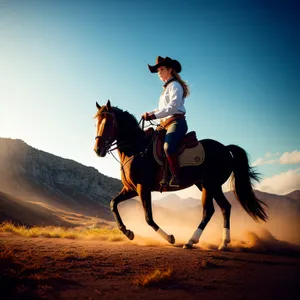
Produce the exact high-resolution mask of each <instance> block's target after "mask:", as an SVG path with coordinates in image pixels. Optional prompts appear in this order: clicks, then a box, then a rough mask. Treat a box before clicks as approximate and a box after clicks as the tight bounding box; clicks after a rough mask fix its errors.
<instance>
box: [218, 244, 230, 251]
mask: <svg viewBox="0 0 300 300" xmlns="http://www.w3.org/2000/svg"><path fill="white" fill-rule="evenodd" d="M218 250H219V251H226V250H228V244H227V243H222V244H221V245H220V246H219V248H218Z"/></svg>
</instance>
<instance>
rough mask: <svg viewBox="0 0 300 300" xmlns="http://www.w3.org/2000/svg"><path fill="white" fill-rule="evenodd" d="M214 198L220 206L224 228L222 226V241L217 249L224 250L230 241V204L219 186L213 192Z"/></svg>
mask: <svg viewBox="0 0 300 300" xmlns="http://www.w3.org/2000/svg"><path fill="white" fill-rule="evenodd" d="M214 199H215V200H216V202H217V204H218V205H219V206H220V208H221V211H222V214H223V218H224V228H223V236H222V242H221V244H220V246H219V248H218V249H219V250H225V249H226V248H227V247H228V244H229V243H230V211H231V204H230V203H229V202H228V200H227V199H226V197H225V195H224V193H223V191H222V188H221V186H220V187H219V188H217V189H216V190H215V192H214Z"/></svg>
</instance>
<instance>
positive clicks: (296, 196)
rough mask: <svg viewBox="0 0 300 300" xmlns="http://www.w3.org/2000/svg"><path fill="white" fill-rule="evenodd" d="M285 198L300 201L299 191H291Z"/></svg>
mask: <svg viewBox="0 0 300 300" xmlns="http://www.w3.org/2000/svg"><path fill="white" fill-rule="evenodd" d="M285 197H287V198H290V199H293V200H297V201H300V190H296V191H293V192H291V193H289V194H287V195H285Z"/></svg>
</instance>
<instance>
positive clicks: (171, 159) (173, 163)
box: [167, 152, 180, 188]
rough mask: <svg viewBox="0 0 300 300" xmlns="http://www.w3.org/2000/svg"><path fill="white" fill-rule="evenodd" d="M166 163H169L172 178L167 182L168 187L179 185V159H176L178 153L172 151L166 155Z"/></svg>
mask: <svg viewBox="0 0 300 300" xmlns="http://www.w3.org/2000/svg"><path fill="white" fill-rule="evenodd" d="M167 159H168V163H169V168H170V171H171V173H172V178H171V180H170V182H169V186H170V187H177V188H178V187H179V186H180V182H179V179H178V173H179V160H178V155H177V153H176V152H175V153H172V154H169V155H167Z"/></svg>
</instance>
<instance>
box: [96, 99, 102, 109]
mask: <svg viewBox="0 0 300 300" xmlns="http://www.w3.org/2000/svg"><path fill="white" fill-rule="evenodd" d="M96 107H97V108H98V109H100V108H101V106H100V105H99V104H98V102H97V101H96Z"/></svg>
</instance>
